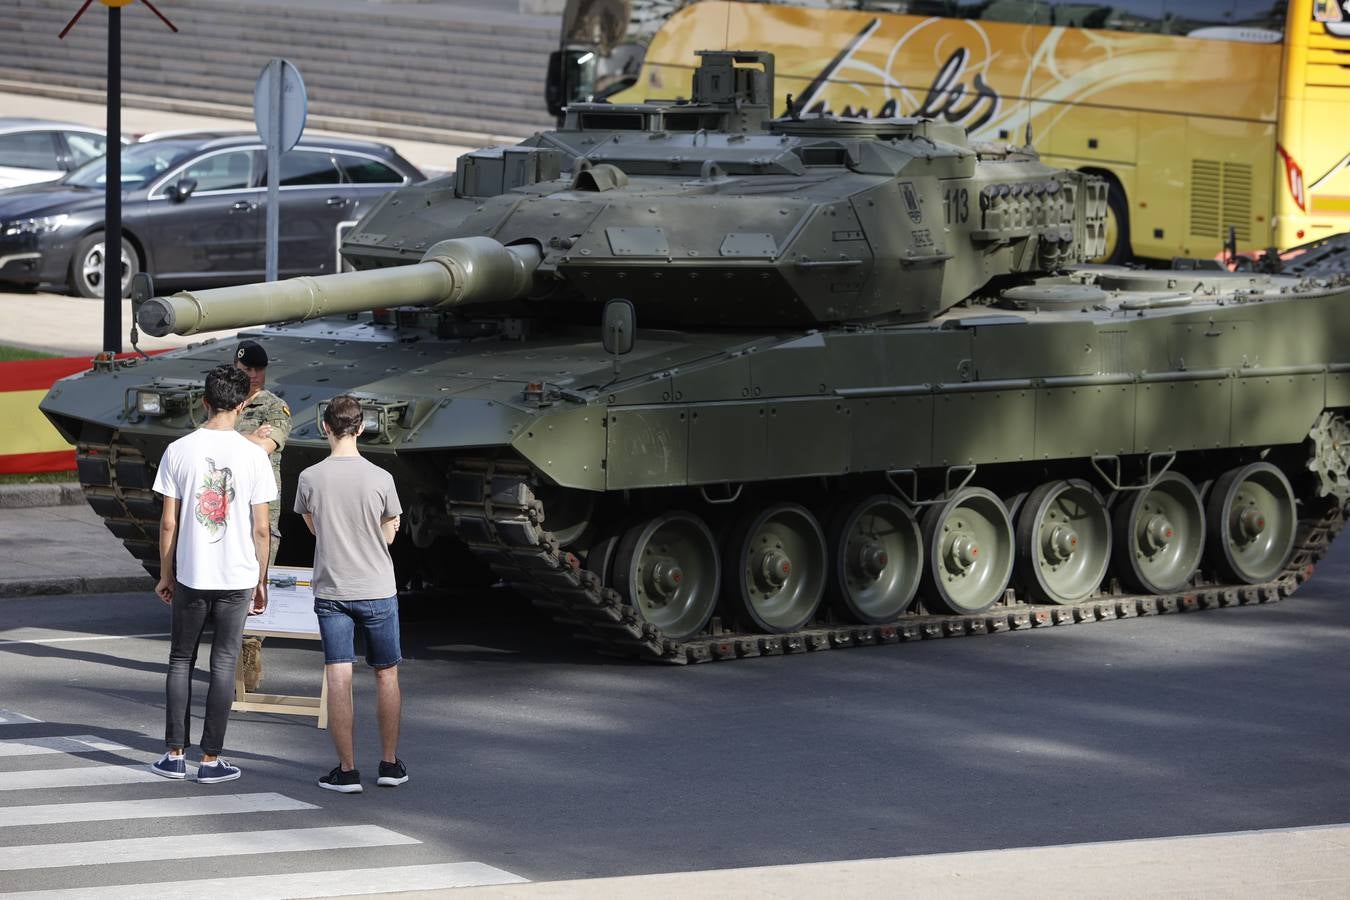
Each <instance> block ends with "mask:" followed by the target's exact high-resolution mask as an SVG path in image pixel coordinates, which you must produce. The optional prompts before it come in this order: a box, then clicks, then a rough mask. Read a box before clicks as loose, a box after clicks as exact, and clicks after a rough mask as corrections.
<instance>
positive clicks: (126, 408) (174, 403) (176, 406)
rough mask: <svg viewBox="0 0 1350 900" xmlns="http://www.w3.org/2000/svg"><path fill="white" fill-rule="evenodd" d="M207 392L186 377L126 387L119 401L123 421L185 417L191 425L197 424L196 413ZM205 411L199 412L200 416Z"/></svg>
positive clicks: (198, 382) (199, 384) (202, 415)
mask: <svg viewBox="0 0 1350 900" xmlns="http://www.w3.org/2000/svg"><path fill="white" fill-rule="evenodd" d="M205 393H206V389H205V387H203V385H202V383H201V382H200V381H191V380H189V379H186V378H165V379H162V380H159V379H157V380H155V381H152V382H151V383H149V384H139V385H136V386H135V387H130V388H127V392H126V396H125V397H124V398H123V400H122V416H123V417H124V418H133V417H134V418H140V419H165V418H170V417H173V416H184V415H186V416H187V417H188V418H189V420H191V422H192V424H193V425H196V424H199V423H198V422H197V419H198V418H199V416H198V415H197V412H198V411H199V410H200V408H201V399H202V395H203V394H205ZM204 416H205V412H204V411H203V412H202V413H201V417H204Z"/></svg>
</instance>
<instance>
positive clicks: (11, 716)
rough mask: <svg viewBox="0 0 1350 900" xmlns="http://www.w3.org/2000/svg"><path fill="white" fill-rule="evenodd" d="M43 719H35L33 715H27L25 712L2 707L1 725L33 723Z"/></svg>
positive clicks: (0, 714)
mask: <svg viewBox="0 0 1350 900" xmlns="http://www.w3.org/2000/svg"><path fill="white" fill-rule="evenodd" d="M41 722H42V720H41V719H35V718H33V717H32V716H25V715H24V714H23V713H16V712H14V711H12V710H8V709H0V725H31V724H34V723H39V724H40V723H41Z"/></svg>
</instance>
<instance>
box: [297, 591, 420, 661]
mask: <svg viewBox="0 0 1350 900" xmlns="http://www.w3.org/2000/svg"><path fill="white" fill-rule="evenodd" d="M314 612H315V613H316V614H317V615H318V617H319V636H320V637H322V638H323V661H324V662H325V663H326V664H328V665H330V666H331V665H333V664H335V663H352V662H356V629H357V627H358V626H359V627H360V629H361V634H362V635H364V637H365V641H366V663H367V664H368V665H370V666H371V667H373V668H376V669H387V668H389V667H390V666H396V665H398V664H399V663H400V662H402V661H403V656H402V654H401V652H400V648H399V639H398V638H399V634H398V631H399V629H398V595H397V594H395V595H394V596H392V597H385V598H384V599H383V600H324V599H323V598H322V597H315V598H314Z"/></svg>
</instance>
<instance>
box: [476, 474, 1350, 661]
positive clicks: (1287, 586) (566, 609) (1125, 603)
mask: <svg viewBox="0 0 1350 900" xmlns="http://www.w3.org/2000/svg"><path fill="white" fill-rule="evenodd" d="M528 478H529V472H528V470H527V468H526V467H525V465H523V464H520V463H503V462H500V461H481V462H480V463H479V464H477V465H473V464H468V463H464V464H462V466H461V467H457V468H456V469H455V470H454V471H453V472H452V473H451V475H450V492H449V494H450V495H449V500H450V511H451V513H452V515H453V517H454V522H455V533H456V535H457V536H458V537H459V538H460V539H461V540H463V541H464V542H465V543H467V544H468V546H469V549H470V550H472V551H473V553H474V554H475V555H476V556H477V557H478V558H479V559H480V560H482V561H483V562H485V563H486V564H487V565H488V566H490V567H491V568H492V570H493V572H495V573H496V575H497V576H498V577H499V578H501V579H502V580H503V581H504V582H505V583H506V584H507V585H508V586H510V587H511V588H512V589H514V590H515V591H517V592H518V593H520V594H522V595H523V596H525V597H526V598H527V599H529V600H530V601H531V602H532V603H533V604H534V606H535V607H536V608H538V609H540V610H541V611H543V612H545V613H546V614H548V615H549V616H551V617H552V618H553V620H554V621H555V622H556V623H558V624H559V625H561V626H563V627H565V628H570V629H572V630H573V633H574V635H575V636H576V637H577V638H578V639H580V640H582V641H585V642H587V643H589V644H593V645H595V646H596V648H597V649H598V650H599V651H600V652H602V653H606V654H612V655H618V656H627V657H637V658H640V659H646V660H653V661H659V662H667V663H675V664H685V663H698V662H709V661H712V660H723V659H743V658H746V657H752V656H778V655H782V654H785V653H803V652H807V651H817V650H830V649H834V648H843V647H858V646H868V645H874V644H893V643H898V642H901V641H916V640H927V639H933V638H946V637H962V636H966V635H979V634H997V633H1000V632H1007V631H1024V630H1028V629H1032V628H1043V627H1047V626H1051V625H1073V624H1079V623H1085V622H1102V621H1106V620H1109V619H1129V618H1134V617H1136V616H1151V615H1162V614H1164V613H1175V612H1192V611H1197V610H1204V609H1215V608H1219V607H1225V606H1240V605H1251V604H1257V603H1274V602H1277V601H1279V600H1280V599H1282V598H1284V597H1287V596H1289V595H1290V594H1292V593H1293V592H1294V591H1295V590H1297V589H1298V587H1299V586H1300V585H1301V584H1303V582H1305V581H1307V580H1308V579H1309V578H1311V577H1312V574H1313V568H1314V566H1315V564H1316V563H1317V562H1318V561H1319V560H1320V559H1321V558H1322V557H1323V556H1324V555H1325V554H1326V551H1327V548H1328V547H1329V546H1330V544H1331V541H1332V540H1333V539H1334V538H1335V536H1336V535H1337V534H1338V533H1339V532H1340V530H1341V529H1342V528H1343V527H1344V524H1345V514H1344V509H1343V508H1342V507H1340V506H1336V505H1333V506H1331V507H1330V509H1329V510H1328V511H1327V513H1326V514H1325V515H1323V516H1322V517H1321V518H1308V519H1302V520H1300V521H1299V530H1298V537H1297V539H1296V543H1295V550H1294V553H1293V555H1292V556H1291V557H1290V560H1289V564H1288V566H1287V567H1286V568H1285V569H1284V571H1283V572H1282V573H1281V574H1280V576H1279V577H1278V578H1276V579H1274V580H1273V581H1269V582H1266V583H1264V584H1250V585H1249V584H1243V585H1220V584H1206V585H1201V586H1197V587H1193V588H1191V589H1189V590H1187V591H1184V592H1180V593H1175V594H1167V595H1163V596H1151V595H1139V594H1128V593H1112V594H1103V595H1099V596H1095V597H1092V598H1090V599H1088V600H1086V601H1083V602H1081V603H1077V604H1073V605H1065V606H1045V605H1038V604H1029V603H1024V602H1022V601H1021V600H1020V599H1019V598H1018V596H1017V592H1016V591H1015V590H1014V589H1012V588H1009V589H1008V590H1007V591H1006V592H1005V594H1004V597H1003V599H1002V600H1001V601H1000V602H998V603H997V604H995V605H994V606H993V607H991V608H990V609H989V610H988V611H987V612H984V613H981V614H979V615H968V616H953V615H931V614H925V613H922V612H914V613H907V614H905V615H903V616H901V617H900V618H899V619H897V620H896V621H895V622H893V623H889V624H885V625H854V624H848V623H844V624H838V625H834V624H832V625H828V626H822V627H807V628H804V629H802V630H800V631H794V632H790V633H786V634H750V633H722V634H712V635H708V636H706V637H704V636H700V637H698V638H695V639H688V640H683V641H675V640H671V639H669V638H667V637H665V636H664V635H663V634H662V633H661V632H660V630H659V629H657V628H656V627H655V626H654V625H652V624H651V623H649V622H645V621H643V620H642V619H641V618H640V617H639V616H638V614H637V612H636V611H635V610H634V609H633V608H632V607H631V606H628V605H627V604H625V603H624V602H623V600H622V598H621V597H620V595H619V594H618V592H617V591H615V590H614V589H613V588H608V587H604V586H603V585H602V584H601V581H600V577H599V576H598V575H596V574H595V573H594V572H590V571H587V570H585V569H583V568H581V567H580V565H579V564H578V561H577V559H576V557H575V556H573V555H572V554H569V553H567V552H565V551H563V550H561V548H559V546H558V544H557V542H556V541H555V540H554V538H553V536H552V535H551V534H549V533H548V532H547V531H545V530H544V529H543V528H542V527H541V526H542V523H543V521H544V515H543V513H544V510H543V505H542V504H541V503H540V502H539V501H538V500H537V499H536V498H535V497H534V494H533V492H532V491H531V489H530V486H529V483H528ZM716 630H718V629H717V627H716V624H715V625H714V631H716Z"/></svg>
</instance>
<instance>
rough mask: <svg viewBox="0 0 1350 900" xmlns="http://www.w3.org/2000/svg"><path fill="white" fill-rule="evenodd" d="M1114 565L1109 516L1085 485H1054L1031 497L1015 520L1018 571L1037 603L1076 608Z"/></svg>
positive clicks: (1097, 495)
mask: <svg viewBox="0 0 1350 900" xmlns="http://www.w3.org/2000/svg"><path fill="white" fill-rule="evenodd" d="M1110 562H1111V516H1110V515H1109V514H1108V513H1107V511H1106V503H1105V502H1104V501H1103V500H1102V496H1101V494H1099V493H1097V491H1096V490H1095V489H1094V488H1093V487H1092V485H1090V484H1088V483H1087V482H1086V481H1079V480H1077V479H1072V480H1068V481H1051V482H1049V483H1047V484H1043V485H1041V486H1040V487H1038V488H1036V490H1034V491H1032V492H1031V493H1030V494H1028V495H1027V498H1026V502H1025V503H1023V504H1022V509H1021V512H1020V514H1019V515H1018V517H1017V570H1018V572H1019V573H1020V577H1021V580H1022V582H1023V583H1024V584H1025V585H1026V588H1027V590H1028V591H1029V592H1030V593H1031V595H1032V597H1033V598H1034V599H1035V600H1036V601H1037V602H1038V603H1077V602H1078V601H1079V600H1082V599H1083V598H1084V597H1087V596H1088V595H1089V594H1091V593H1092V592H1093V591H1095V590H1096V589H1097V588H1098V587H1099V586H1100V585H1101V583H1102V579H1103V578H1105V577H1106V567H1107V566H1108V565H1109V564H1110Z"/></svg>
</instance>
